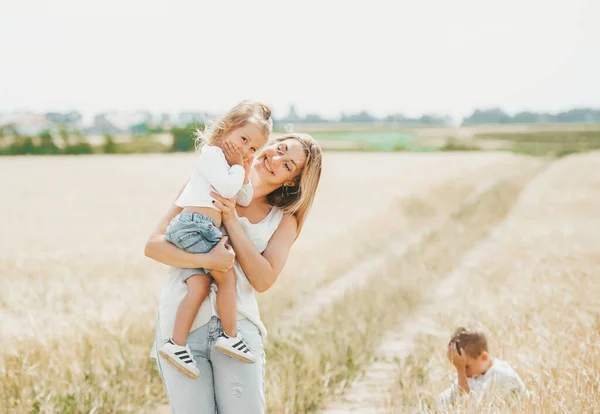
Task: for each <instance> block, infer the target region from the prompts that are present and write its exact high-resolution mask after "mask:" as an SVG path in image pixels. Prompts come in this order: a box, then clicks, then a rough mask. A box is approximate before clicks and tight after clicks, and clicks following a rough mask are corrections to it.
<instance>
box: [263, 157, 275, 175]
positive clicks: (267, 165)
mask: <svg viewBox="0 0 600 414" xmlns="http://www.w3.org/2000/svg"><path fill="white" fill-rule="evenodd" d="M262 164H263V167H264V168H265V170H267V171H268V172H269V173H271V174H273V175H275V173H274V172H273V168H272V167H271V162H270V161H269V159H268V157H267V156H266V155H265V158H264V159H263V162H262Z"/></svg>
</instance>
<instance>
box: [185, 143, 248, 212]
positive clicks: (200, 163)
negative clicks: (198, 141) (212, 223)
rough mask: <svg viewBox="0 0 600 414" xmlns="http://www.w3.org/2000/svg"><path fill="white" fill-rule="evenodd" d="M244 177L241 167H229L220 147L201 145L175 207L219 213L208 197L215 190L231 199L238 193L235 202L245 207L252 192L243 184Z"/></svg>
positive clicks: (244, 173) (211, 199)
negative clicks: (195, 208)
mask: <svg viewBox="0 0 600 414" xmlns="http://www.w3.org/2000/svg"><path fill="white" fill-rule="evenodd" d="M245 175H246V172H245V171H244V167H242V166H241V165H237V164H236V165H231V166H230V165H229V163H228V162H227V159H226V158H225V154H224V153H223V150H222V149H221V148H219V147H216V146H212V145H204V146H203V147H202V149H201V151H200V156H199V157H198V159H197V160H196V163H195V168H194V171H193V172H192V176H191V178H190V180H189V181H188V183H187V185H186V186H185V188H184V190H183V192H182V193H181V195H180V196H179V197H178V198H177V200H176V201H175V204H176V205H177V206H179V207H209V208H214V209H215V210H218V209H217V208H216V207H215V206H214V204H213V203H212V201H213V198H212V197H211V196H210V193H211V191H215V190H216V191H215V192H217V193H218V194H220V195H221V196H222V197H225V198H232V197H234V196H235V195H236V194H237V203H238V204H239V205H241V206H244V207H246V206H248V205H249V204H250V203H251V202H252V196H253V190H252V185H251V184H250V182H248V183H247V184H244V177H245Z"/></svg>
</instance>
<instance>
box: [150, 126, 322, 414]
mask: <svg viewBox="0 0 600 414" xmlns="http://www.w3.org/2000/svg"><path fill="white" fill-rule="evenodd" d="M321 162H322V160H321V148H320V147H319V145H318V144H317V143H316V141H315V140H314V139H312V137H310V136H309V135H306V134H286V135H283V136H281V137H280V138H278V139H277V140H275V142H274V143H273V144H271V145H268V146H266V147H265V148H264V149H263V150H262V151H261V152H260V154H259V155H258V156H257V157H256V159H255V160H254V161H253V163H252V167H251V171H250V181H251V183H252V185H253V189H254V198H253V200H252V202H251V203H250V205H249V206H248V207H241V206H239V205H236V203H235V200H228V199H224V198H222V197H220V196H219V195H217V194H213V196H214V198H215V205H216V206H217V207H218V208H219V209H220V210H221V211H222V214H223V226H224V228H225V231H226V234H227V235H228V237H229V243H231V246H232V247H233V250H232V249H231V246H228V245H227V243H226V242H227V240H226V239H227V238H223V239H222V240H221V242H220V243H219V244H218V245H217V246H216V247H215V248H214V249H213V250H212V251H211V252H210V253H206V254H191V253H187V252H185V251H183V250H180V249H178V248H177V247H175V246H174V245H172V244H170V243H169V242H167V241H165V239H164V235H165V231H166V228H167V225H168V224H169V222H170V221H171V219H172V218H173V217H175V216H176V215H177V214H179V213H180V212H181V209H180V208H179V207H177V206H171V208H170V209H169V211H168V212H167V214H166V215H165V216H164V217H163V219H162V220H161V221H160V222H159V224H158V226H157V228H156V229H155V231H154V232H153V233H152V235H151V236H150V239H149V240H148V242H147V244H146V249H145V254H146V256H148V257H150V258H153V259H155V260H157V261H159V262H162V263H164V264H166V265H169V266H173V267H172V268H171V269H169V272H168V273H167V278H166V280H165V284H164V289H163V293H162V295H161V299H160V304H159V316H158V327H157V334H156V342H155V346H154V352H156V347H157V346H159V345H160V344H162V343H163V342H164V341H165V340H166V339H167V338H168V337H169V336H170V335H171V332H172V328H173V323H174V320H175V313H176V311H177V306H178V305H179V302H180V301H181V299H182V298H183V296H185V293H186V286H185V284H184V283H182V282H181V278H180V277H179V276H178V275H177V272H178V271H179V270H178V269H177V268H208V269H214V270H219V271H221V272H225V271H227V270H229V268H231V266H232V265H233V268H234V270H235V273H236V278H237V282H236V285H237V286H236V287H237V301H238V330H239V331H240V333H241V334H242V336H243V337H244V338H245V339H246V341H247V343H248V345H249V347H250V349H251V351H252V353H253V354H254V355H255V356H256V357H257V361H256V363H255V364H251V365H250V364H243V363H240V362H239V361H236V360H235V359H233V358H229V357H227V356H225V355H224V354H222V353H220V352H215V349H214V346H215V341H216V339H217V337H218V336H219V334H220V330H221V324H220V321H219V318H218V314H217V311H216V307H215V292H214V284H213V290H212V291H211V294H210V295H209V297H208V298H207V299H206V300H205V301H204V302H203V303H202V305H201V307H200V310H199V311H198V314H197V316H196V319H195V320H194V324H193V325H192V328H191V332H190V334H189V336H188V345H189V347H190V349H191V351H192V354H193V355H194V358H195V360H196V363H197V365H198V368H199V370H200V377H199V378H197V379H195V380H191V379H188V378H185V377H184V376H182V375H181V374H180V373H179V372H177V371H176V370H175V369H174V368H173V367H171V366H170V365H168V364H165V363H163V362H162V361H161V360H160V358H157V362H158V367H159V372H160V374H161V377H162V379H163V381H164V383H165V386H166V389H167V395H168V397H169V402H170V405H171V412H172V413H175V414H180V413H212V412H215V411H217V412H220V413H225V414H227V413H236V414H237V413H250V414H251V413H257V414H258V413H260V414H263V413H264V412H265V409H266V404H265V395H264V369H265V354H264V347H263V338H264V337H265V335H266V329H265V327H264V325H263V324H262V322H261V321H260V315H259V312H258V304H257V302H256V296H255V293H256V292H264V291H266V290H267V289H269V288H270V287H271V286H272V285H273V283H275V281H276V280H277V278H278V277H279V274H280V272H281V270H282V269H283V266H284V265H285V262H286V260H287V257H288V254H289V250H290V248H291V246H292V244H293V243H294V241H295V240H296V237H297V236H298V234H299V232H300V230H301V229H302V226H303V224H304V221H305V220H306V217H307V214H308V212H309V210H310V207H311V205H312V202H313V199H314V196H315V192H316V190H317V186H318V184H319V179H320V175H321ZM234 258H235V262H234ZM154 352H153V353H154Z"/></svg>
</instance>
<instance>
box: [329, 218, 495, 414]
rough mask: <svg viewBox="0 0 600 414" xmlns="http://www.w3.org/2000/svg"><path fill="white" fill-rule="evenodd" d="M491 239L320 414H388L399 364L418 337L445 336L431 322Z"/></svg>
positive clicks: (443, 330) (391, 333)
mask: <svg viewBox="0 0 600 414" xmlns="http://www.w3.org/2000/svg"><path fill="white" fill-rule="evenodd" d="M501 224H502V223H500V224H499V226H500V225H501ZM493 239H494V236H493V234H492V235H490V237H489V238H488V239H485V240H483V241H482V242H480V243H479V244H478V245H476V246H475V247H474V248H473V249H472V250H471V251H470V252H469V253H468V254H467V255H466V256H465V257H464V259H463V261H462V262H461V264H460V265H459V266H458V267H457V268H456V270H454V271H452V272H450V273H449V274H447V275H446V276H445V277H444V279H443V280H442V281H441V282H440V284H439V286H438V288H437V289H435V290H433V294H432V295H431V296H430V297H428V298H427V299H426V302H427V303H424V304H423V305H422V306H421V307H420V308H418V309H417V310H416V311H415V312H414V313H413V316H412V317H411V319H409V320H408V321H406V322H404V323H402V324H400V325H399V326H398V327H397V328H396V329H393V330H391V331H389V332H388V333H387V334H386V336H385V338H384V339H383V341H382V342H381V345H380V347H379V349H378V350H377V356H376V358H375V361H374V362H373V363H372V364H371V365H370V366H369V367H367V369H366V370H365V373H364V375H363V377H361V378H360V379H359V380H358V381H356V382H355V383H353V384H352V385H351V386H350V387H349V388H348V389H347V390H346V392H344V394H342V395H340V396H338V398H336V399H334V400H333V401H332V402H331V403H330V404H329V405H328V407H327V408H326V409H325V410H323V411H322V413H323V414H342V413H361V414H367V413H379V412H389V407H390V405H391V402H390V401H389V396H390V390H391V389H392V387H394V386H396V384H395V381H396V379H397V378H398V369H399V361H402V360H404V359H405V358H406V357H408V356H409V355H410V353H411V352H412V350H413V348H414V346H415V342H416V339H417V336H418V335H421V334H427V335H434V336H445V335H447V334H448V332H447V331H448V329H447V327H445V326H440V325H439V324H438V323H437V322H436V321H435V320H436V315H438V313H439V311H440V308H441V306H444V307H447V305H448V302H449V301H450V300H451V299H452V297H453V294H454V293H455V292H456V289H457V288H458V286H459V284H460V283H461V281H463V280H464V278H466V277H468V276H469V270H470V268H472V267H474V266H477V264H478V263H479V262H480V261H481V260H482V259H483V258H485V256H487V255H488V254H489V251H488V246H489V245H490V244H491V242H490V240H493ZM440 304H442V305H440Z"/></svg>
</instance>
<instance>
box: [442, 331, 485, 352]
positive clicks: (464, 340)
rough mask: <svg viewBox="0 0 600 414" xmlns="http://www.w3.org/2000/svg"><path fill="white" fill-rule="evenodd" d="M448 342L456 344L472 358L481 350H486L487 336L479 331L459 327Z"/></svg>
mask: <svg viewBox="0 0 600 414" xmlns="http://www.w3.org/2000/svg"><path fill="white" fill-rule="evenodd" d="M450 342H453V343H456V344H458V347H459V348H462V349H464V350H465V352H466V353H467V355H469V356H470V357H472V358H477V357H478V356H479V355H481V353H482V352H488V343H487V338H486V337H485V334H484V333H483V332H480V331H473V330H469V329H467V328H464V327H460V328H458V329H456V331H454V334H453V335H452V338H451V339H450Z"/></svg>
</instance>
